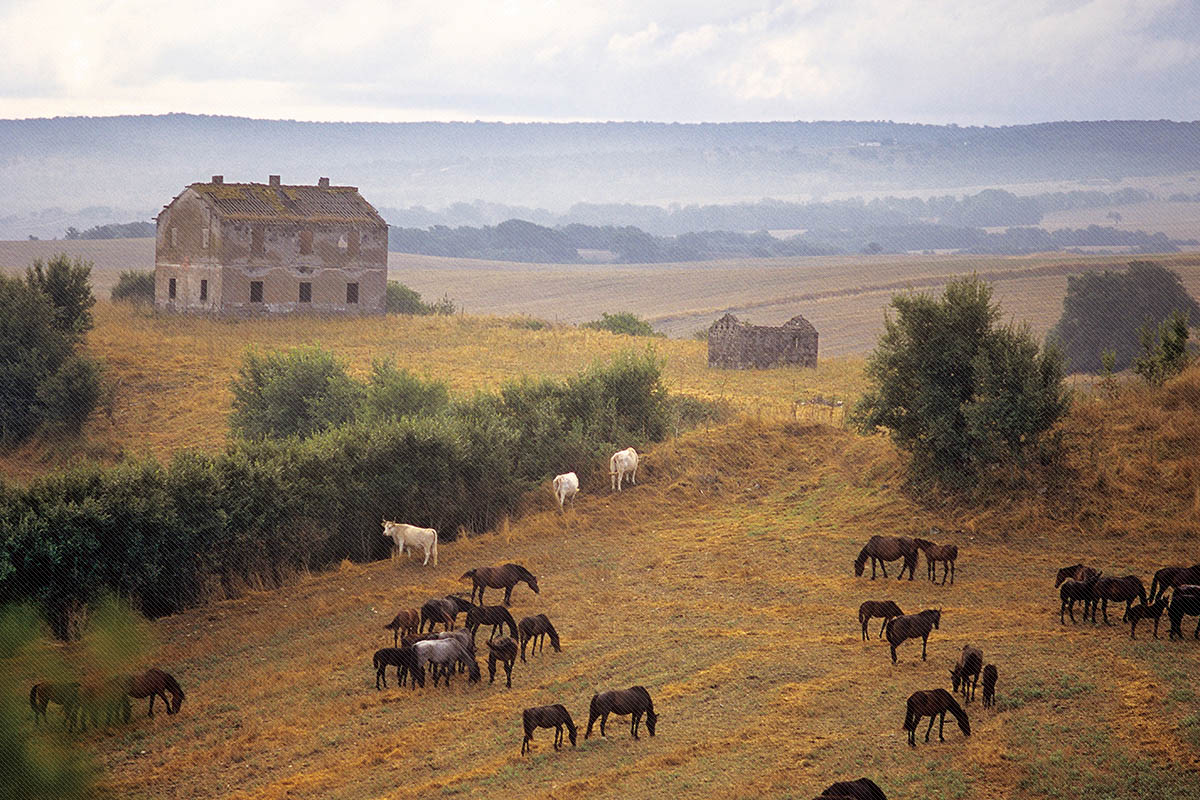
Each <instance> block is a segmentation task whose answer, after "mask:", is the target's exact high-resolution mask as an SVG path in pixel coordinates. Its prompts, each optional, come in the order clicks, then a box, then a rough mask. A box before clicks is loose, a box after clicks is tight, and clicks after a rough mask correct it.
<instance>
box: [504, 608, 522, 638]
mask: <svg viewBox="0 0 1200 800" xmlns="http://www.w3.org/2000/svg"><path fill="white" fill-rule="evenodd" d="M504 621H505V622H507V623H508V629H509V631H511V632H512V637H513V638H514V639H517V638H519V636H518V634H517V621H516V620H515V619H513V615H512V614H510V613H509V612H508V609H507V608H506V609H504Z"/></svg>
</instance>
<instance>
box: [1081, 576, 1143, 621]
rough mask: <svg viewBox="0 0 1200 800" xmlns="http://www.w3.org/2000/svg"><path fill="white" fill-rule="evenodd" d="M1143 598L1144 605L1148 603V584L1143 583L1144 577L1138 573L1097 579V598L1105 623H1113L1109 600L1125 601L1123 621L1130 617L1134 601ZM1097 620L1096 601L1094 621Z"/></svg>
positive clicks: (1093, 612) (1093, 611)
mask: <svg viewBox="0 0 1200 800" xmlns="http://www.w3.org/2000/svg"><path fill="white" fill-rule="evenodd" d="M1139 597H1140V598H1141V599H1142V605H1145V604H1146V586H1145V584H1143V583H1142V579H1141V578H1139V577H1138V576H1136V575H1126V576H1125V577H1124V578H1099V579H1097V580H1096V599H1097V600H1099V601H1100V609H1101V616H1102V617H1103V618H1104V624H1105V625H1111V624H1112V623H1111V622H1109V621H1108V601H1109V600H1112V601H1113V602H1116V603H1119V602H1122V601H1124V603H1125V614H1124V615H1123V616H1122V617H1121V621H1122V622H1124V621H1125V620H1127V619H1129V607H1130V606H1132V605H1133V601H1134V600H1136V599H1137V598H1139ZM1095 621H1096V603H1095V602H1093V603H1092V622H1095Z"/></svg>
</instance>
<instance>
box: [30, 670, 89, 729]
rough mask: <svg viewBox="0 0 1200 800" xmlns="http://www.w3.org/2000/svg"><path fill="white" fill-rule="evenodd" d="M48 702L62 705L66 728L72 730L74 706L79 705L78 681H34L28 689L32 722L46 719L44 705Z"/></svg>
mask: <svg viewBox="0 0 1200 800" xmlns="http://www.w3.org/2000/svg"><path fill="white" fill-rule="evenodd" d="M50 703H57V704H58V705H60V706H62V710H63V717H64V718H65V719H66V720H67V724H68V726H69V727H68V730H73V729H74V727H75V708H76V706H78V705H79V683H78V682H75V683H35V684H34V685H33V687H32V688H30V690H29V707H30V708H31V709H32V710H33V721H34V723H38V722H41V721H42V720H43V719H46V706H47V705H49V704H50Z"/></svg>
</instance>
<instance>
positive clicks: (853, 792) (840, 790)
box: [820, 778, 887, 800]
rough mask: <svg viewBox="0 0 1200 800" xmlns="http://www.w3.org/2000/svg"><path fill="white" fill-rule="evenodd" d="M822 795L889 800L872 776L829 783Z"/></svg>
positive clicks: (865, 799)
mask: <svg viewBox="0 0 1200 800" xmlns="http://www.w3.org/2000/svg"><path fill="white" fill-rule="evenodd" d="M820 797H824V798H833V797H836V798H845V800H887V795H885V794H884V793H883V789H880V788H879V786H877V785H876V783H875V781H873V780H871V779H870V778H859V779H858V780H856V781H838V782H837V783H832V784H830V785H829V788H827V789H826V790H825V791H823V792H821V794H820Z"/></svg>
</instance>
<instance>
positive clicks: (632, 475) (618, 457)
mask: <svg viewBox="0 0 1200 800" xmlns="http://www.w3.org/2000/svg"><path fill="white" fill-rule="evenodd" d="M637 468H638V454H637V451H636V450H634V449H633V448H632V447H629V448H626V449H625V450H618V451H617V452H615V453H613V455H612V458H610V459H609V460H608V475H609V478H611V481H612V488H613V489H615V490H616V491H618V492H619V491H621V480H622V479H623V478H624V477H625V475H626V474H628V475H629V482H630V483H632V484H636V483H637Z"/></svg>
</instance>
